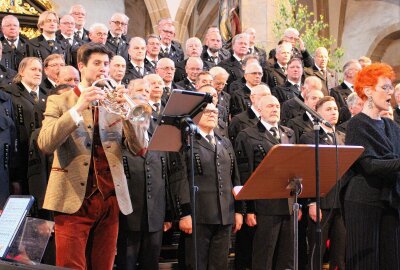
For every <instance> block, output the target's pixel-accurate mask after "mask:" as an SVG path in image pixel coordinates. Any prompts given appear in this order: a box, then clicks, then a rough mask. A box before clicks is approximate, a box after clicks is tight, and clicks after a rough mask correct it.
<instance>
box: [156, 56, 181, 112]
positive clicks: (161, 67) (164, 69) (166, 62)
mask: <svg viewBox="0 0 400 270" xmlns="http://www.w3.org/2000/svg"><path fill="white" fill-rule="evenodd" d="M156 74H158V75H159V76H160V77H161V78H162V79H163V81H164V89H163V95H162V97H161V103H162V105H163V106H165V104H167V101H168V98H169V95H171V91H172V90H174V89H182V87H181V86H179V85H177V84H176V83H175V82H174V81H173V79H174V74H175V63H174V61H172V60H171V59H169V58H161V59H160V60H159V61H158V62H157V66H156Z"/></svg>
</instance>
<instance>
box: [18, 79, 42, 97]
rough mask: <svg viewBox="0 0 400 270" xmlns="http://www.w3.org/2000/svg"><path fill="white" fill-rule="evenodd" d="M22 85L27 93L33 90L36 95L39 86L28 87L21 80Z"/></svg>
mask: <svg viewBox="0 0 400 270" xmlns="http://www.w3.org/2000/svg"><path fill="white" fill-rule="evenodd" d="M21 83H22V85H23V86H24V87H25V89H26V90H27V91H28V92H29V94H30V93H31V92H32V91H33V92H34V93H36V95H39V86H36V88H35V89H32V88H30V87H29V86H28V85H27V84H26V83H24V82H22V81H21Z"/></svg>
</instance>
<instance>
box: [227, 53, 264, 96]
mask: <svg viewBox="0 0 400 270" xmlns="http://www.w3.org/2000/svg"><path fill="white" fill-rule="evenodd" d="M252 63H257V64H260V62H258V57H257V56H255V55H252V54H248V55H246V56H245V57H244V58H243V61H242V69H243V72H244V70H245V69H246V66H247V65H250V64H252ZM264 75H265V74H264ZM245 85H246V78H245V77H241V78H240V79H237V80H236V81H233V82H232V83H231V84H230V85H226V87H225V89H226V91H227V92H228V93H229V94H230V95H232V94H233V93H234V92H235V91H236V90H238V89H242V88H243V87H244V86H245Z"/></svg>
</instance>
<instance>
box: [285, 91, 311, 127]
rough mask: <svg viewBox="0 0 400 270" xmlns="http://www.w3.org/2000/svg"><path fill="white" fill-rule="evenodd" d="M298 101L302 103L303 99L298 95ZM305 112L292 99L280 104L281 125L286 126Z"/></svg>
mask: <svg viewBox="0 0 400 270" xmlns="http://www.w3.org/2000/svg"><path fill="white" fill-rule="evenodd" d="M299 99H300V100H301V101H303V102H304V98H303V97H302V96H301V95H300V96H299ZM304 112H305V110H304V109H303V107H301V106H300V105H299V103H297V102H296V101H295V100H294V99H293V98H292V99H289V100H287V101H285V102H283V104H282V108H281V124H282V125H284V126H286V125H287V122H288V121H289V120H290V119H292V118H295V117H297V116H300V115H302V114H303V113H304Z"/></svg>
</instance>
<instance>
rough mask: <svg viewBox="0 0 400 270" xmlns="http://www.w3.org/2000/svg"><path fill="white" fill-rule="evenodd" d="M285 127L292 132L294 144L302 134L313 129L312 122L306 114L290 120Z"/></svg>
mask: <svg viewBox="0 0 400 270" xmlns="http://www.w3.org/2000/svg"><path fill="white" fill-rule="evenodd" d="M286 126H287V127H288V128H291V129H292V130H293V131H294V134H295V136H296V142H298V141H299V140H300V137H301V135H303V133H307V132H309V131H312V130H313V129H314V123H313V120H312V119H311V118H310V116H309V115H308V114H307V113H306V112H304V113H303V115H299V116H297V117H295V118H292V119H290V120H289V121H288V122H287V125H286Z"/></svg>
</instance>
